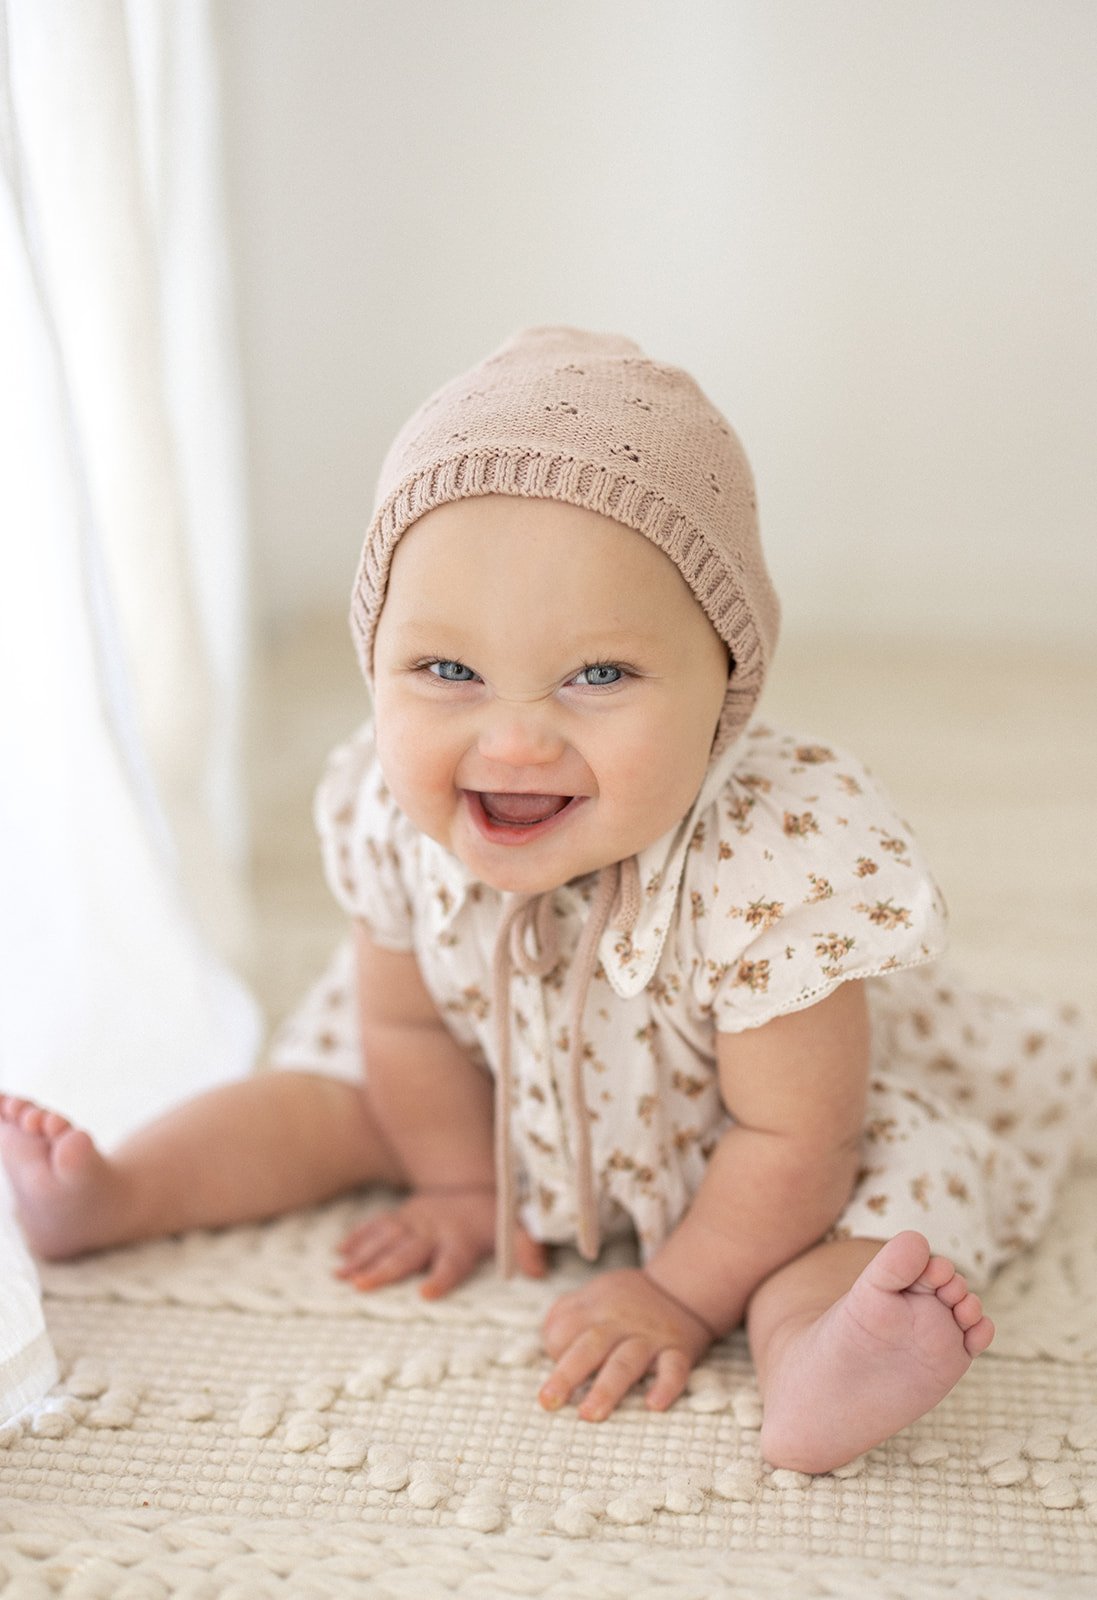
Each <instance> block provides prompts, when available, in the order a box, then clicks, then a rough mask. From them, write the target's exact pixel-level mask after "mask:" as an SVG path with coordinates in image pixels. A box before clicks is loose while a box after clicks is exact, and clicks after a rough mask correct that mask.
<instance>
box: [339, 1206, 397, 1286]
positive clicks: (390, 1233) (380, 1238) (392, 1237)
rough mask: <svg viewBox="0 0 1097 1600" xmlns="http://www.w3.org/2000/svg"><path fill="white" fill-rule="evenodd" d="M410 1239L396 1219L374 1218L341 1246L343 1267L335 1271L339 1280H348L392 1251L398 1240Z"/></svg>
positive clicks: (356, 1229)
mask: <svg viewBox="0 0 1097 1600" xmlns="http://www.w3.org/2000/svg"><path fill="white" fill-rule="evenodd" d="M408 1237H410V1235H409V1234H408V1231H407V1229H406V1228H403V1227H401V1225H400V1223H399V1222H397V1220H396V1218H395V1217H392V1216H383V1217H373V1218H371V1220H370V1221H369V1222H363V1223H362V1225H361V1227H358V1228H355V1230H354V1232H353V1233H349V1234H348V1235H347V1237H346V1238H345V1239H344V1240H343V1242H342V1244H341V1245H340V1246H339V1250H340V1253H341V1255H342V1256H343V1265H342V1266H341V1267H337V1268H336V1269H335V1275H336V1277H338V1278H348V1277H350V1276H351V1274H352V1273H354V1272H357V1271H358V1270H359V1269H361V1268H365V1267H368V1266H369V1264H370V1262H371V1261H374V1260H376V1258H377V1257H378V1256H379V1255H381V1254H383V1252H384V1251H386V1250H388V1249H390V1248H391V1247H392V1246H393V1245H394V1244H395V1243H396V1242H397V1241H398V1240H400V1239H406V1238H408Z"/></svg>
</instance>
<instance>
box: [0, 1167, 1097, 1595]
mask: <svg viewBox="0 0 1097 1600" xmlns="http://www.w3.org/2000/svg"><path fill="white" fill-rule="evenodd" d="M384 1199H385V1197H383V1196H382V1197H374V1199H373V1200H372V1201H362V1200H354V1199H351V1200H345V1201H340V1202H338V1203H336V1204H333V1205H330V1206H327V1207H323V1208H320V1209H317V1210H315V1211H310V1212H306V1213H299V1214H295V1215H292V1216H289V1217H286V1218H283V1219H281V1220H279V1221H277V1222H274V1223H270V1224H265V1225H262V1226H258V1227H250V1228H238V1229H231V1230H225V1231H223V1232H219V1233H199V1234H191V1235H187V1236H184V1237H182V1238H178V1239H172V1240H167V1241H161V1242H157V1243H154V1244H149V1245H142V1246H137V1247H133V1248H130V1249H127V1250H119V1251H113V1252H111V1253H109V1254H105V1255H101V1256H98V1257H95V1258H91V1259H88V1260H86V1261H83V1262H79V1263H73V1264H68V1265H55V1266H49V1267H46V1268H45V1269H44V1272H43V1276H44V1283H45V1289H46V1295H47V1299H46V1309H47V1322H48V1326H49V1330H50V1334H51V1336H52V1338H53V1340H54V1343H55V1345H56V1348H57V1351H58V1355H59V1358H60V1360H61V1366H62V1379H61V1381H60V1383H59V1384H58V1386H57V1387H56V1389H55V1390H54V1392H53V1393H52V1394H51V1395H50V1396H49V1397H48V1398H47V1400H46V1401H45V1402H44V1404H42V1405H40V1406H39V1407H37V1408H36V1409H34V1410H33V1411H30V1412H28V1413H27V1414H26V1415H24V1416H23V1417H22V1418H20V1419H19V1420H18V1421H16V1422H14V1423H11V1424H9V1425H7V1426H6V1427H5V1428H4V1429H2V1430H0V1594H3V1595H5V1596H13V1597H17V1600H18V1597H24V1600H31V1597H35V1600H37V1597H39V1596H46V1595H54V1594H60V1595H63V1596H67V1597H68V1596H71V1597H80V1600H89V1597H92V1596H96V1597H98V1596H102V1597H104V1600H106V1597H110V1600H119V1597H120V1600H125V1597H127V1596H131V1597H134V1600H137V1597H142V1600H143V1597H146V1596H157V1597H166V1596H186V1597H188V1600H207V1597H213V1596H233V1597H237V1600H251V1597H255V1600H262V1597H266V1596H271V1597H275V1596H291V1595H292V1596H305V1595H307V1596H312V1595H316V1596H343V1595H362V1594H369V1595H378V1596H390V1595H391V1596H394V1597H395V1596H416V1597H422V1600H430V1597H432V1596H435V1595H468V1596H476V1597H479V1596H511V1595H515V1596H517V1595H530V1596H533V1595H536V1596H551V1597H559V1600H564V1597H572V1596H575V1597H582V1596H591V1597H594V1596H598V1597H604V1596H613V1595H625V1594H627V1595H628V1596H629V1597H630V1600H640V1597H643V1596H649V1595H650V1596H652V1597H655V1596H658V1597H660V1600H687V1597H690V1596H696V1597H701V1596H705V1597H708V1596H712V1595H724V1594H728V1595H736V1596H743V1595H758V1596H762V1595H763V1594H764V1595H767V1596H769V1595H772V1594H773V1593H774V1592H777V1593H779V1594H780V1593H795V1594H796V1596H797V1597H798V1600H799V1597H807V1600H812V1597H815V1596H828V1597H829V1596H834V1597H844V1596H854V1595H857V1596H862V1595H865V1596H870V1595H871V1596H880V1597H888V1596H899V1595H902V1596H903V1597H905V1600H919V1597H922V1596H925V1597H927V1600H928V1597H930V1596H943V1595H962V1596H972V1597H973V1596H980V1597H981V1596H986V1597H988V1600H989V1597H994V1600H999V1597H1001V1596H1012V1595H1028V1594H1048V1595H1056V1596H1062V1597H1075V1596H1077V1597H1079V1600H1080V1597H1081V1596H1086V1597H1087V1600H1092V1597H1093V1595H1094V1594H1095V1593H1097V1168H1094V1169H1087V1170H1084V1171H1080V1172H1079V1173H1078V1174H1077V1175H1076V1176H1075V1177H1074V1178H1073V1179H1072V1180H1071V1182H1070V1184H1069V1185H1068V1187H1067V1188H1066V1190H1065V1191H1064V1194H1063V1197H1062V1202H1061V1205H1060V1208H1059V1210H1058V1213H1057V1215H1056V1218H1055V1221H1054V1224H1053V1226H1052V1228H1051V1230H1050V1231H1049V1233H1048V1234H1047V1236H1046V1237H1045V1239H1044V1240H1043V1241H1042V1243H1041V1245H1040V1246H1039V1248H1038V1249H1037V1250H1035V1251H1033V1252H1032V1253H1030V1254H1029V1255H1028V1256H1026V1257H1024V1258H1022V1259H1020V1260H1018V1261H1017V1262H1015V1263H1014V1264H1013V1265H1012V1266H1011V1267H1010V1268H1009V1269H1007V1271H1006V1272H1005V1273H1004V1274H1003V1275H1002V1276H1001V1277H1000V1278H999V1280H998V1281H997V1283H996V1284H995V1286H994V1288H993V1290H992V1291H991V1293H990V1295H989V1296H988V1306H989V1309H990V1311H991V1313H992V1315H993V1316H994V1318H995V1320H996V1322H997V1325H998V1330H999V1331H998V1338H997V1340H996V1342H995V1344H994V1346H993V1347H992V1350H991V1352H989V1353H988V1354H987V1355H985V1356H984V1357H982V1358H980V1360H979V1361H977V1362H976V1364H975V1366H974V1367H973V1369H972V1371H971V1373H970V1374H969V1375H968V1377H967V1378H966V1379H965V1380H964V1381H963V1382H962V1383H961V1384H960V1385H959V1386H958V1388H957V1389H956V1390H954V1391H953V1393H952V1394H951V1395H950V1396H949V1397H948V1398H947V1399H946V1400H945V1401H944V1402H943V1403H942V1404H941V1405H940V1406H939V1407H938V1408H937V1410H936V1411H935V1412H933V1413H932V1414H931V1415H930V1416H928V1417H926V1418H924V1419H923V1420H922V1421H921V1422H919V1423H917V1424H915V1425H914V1426H912V1427H911V1428H908V1429H907V1430H905V1431H904V1432H903V1433H901V1434H899V1435H898V1436H897V1437H896V1438H894V1439H892V1440H890V1441H889V1442H888V1443H887V1444H885V1445H882V1446H880V1447H879V1448H878V1449H875V1450H873V1451H871V1452H869V1454H868V1455H866V1456H864V1457H862V1458H861V1459H859V1460H858V1461H856V1462H853V1463H851V1464H850V1466H848V1467H846V1468H843V1469H841V1470H839V1471H837V1472H835V1473H829V1474H826V1475H823V1476H819V1477H814V1478H810V1477H806V1476H804V1475H802V1474H799V1473H794V1472H789V1471H782V1470H776V1471H775V1470H772V1469H770V1468H769V1467H768V1466H767V1465H766V1463H765V1462H764V1461H763V1460H762V1458H761V1454H760V1451H759V1447H758V1427H759V1422H760V1406H759V1400H758V1394H757V1390H756V1387H755V1384H754V1379H753V1373H752V1369H751V1365H750V1360H749V1356H748V1354H747V1350H746V1346H745V1342H744V1340H743V1338H742V1335H741V1334H738V1335H734V1336H732V1337H730V1338H728V1339H726V1340H724V1341H723V1342H722V1343H721V1344H719V1345H718V1346H717V1347H715V1349H714V1350H713V1351H712V1352H711V1353H710V1355H709V1357H708V1359H707V1360H706V1361H705V1363H704V1364H703V1366H702V1367H701V1368H700V1369H699V1370H698V1371H697V1372H696V1373H695V1374H694V1375H693V1377H692V1380H691V1382H690V1387H689V1392H688V1394H687V1395H686V1396H685V1397H684V1398H683V1399H682V1400H681V1401H680V1402H679V1403H678V1404H676V1405H675V1406H674V1407H673V1408H672V1409H671V1410H670V1411H669V1412H667V1413H665V1414H663V1415H654V1414H651V1413H649V1412H647V1411H646V1410H645V1409H644V1408H643V1406H642V1404H641V1403H640V1401H639V1399H638V1398H636V1397H632V1398H631V1399H630V1400H629V1401H628V1402H626V1404H625V1405H624V1406H623V1407H622V1409H621V1410H620V1411H619V1412H618V1413H616V1414H615V1415H614V1416H613V1417H611V1418H610V1419H609V1420H608V1421H607V1422H604V1423H601V1424H597V1425H595V1424H589V1423H583V1422H580V1421H579V1420H578V1418H577V1416H576V1414H575V1411H574V1409H567V1410H565V1411H563V1412H559V1413H556V1414H554V1415H549V1414H547V1413H545V1412H544V1411H542V1410H541V1409H540V1407H539V1406H538V1405H537V1402H536V1398H535V1396H536V1389H537V1384H538V1380H539V1378H540V1376H541V1375H542V1374H543V1373H544V1372H545V1371H546V1370H547V1363H546V1362H545V1360H544V1358H543V1356H542V1354H541V1349H540V1343H539V1339H538V1327H539V1323H540V1320H541V1317H542V1316H543V1314H544V1312H545V1310H546V1308H547V1306H548V1304H549V1302H550V1300H551V1299H552V1298H553V1297H554V1296H555V1295H556V1294H558V1293H560V1292H561V1291H562V1290H563V1289H565V1288H570V1287H573V1286H574V1285H575V1284H577V1283H578V1282H580V1281H581V1280H582V1278H583V1277H584V1275H585V1274H586V1273H587V1272H589V1271H590V1268H589V1267H587V1266H586V1265H585V1264H584V1263H583V1262H581V1261H580V1260H579V1258H578V1257H577V1256H574V1255H571V1254H570V1253H567V1252H564V1253H562V1255H561V1257H560V1259H559V1261H558V1264H557V1267H556V1270H555V1272H554V1274H553V1276H552V1278H551V1280H550V1281H549V1282H547V1283H537V1282H533V1281H530V1280H518V1281H514V1282H511V1283H510V1284H503V1283H501V1282H500V1281H499V1280H498V1279H497V1278H496V1277H495V1276H494V1274H493V1272H492V1270H491V1269H490V1267H488V1268H485V1269H484V1270H483V1271H482V1272H481V1273H480V1274H479V1276H478V1277H477V1278H476V1279H474V1280H473V1281H472V1282H470V1283H469V1284H467V1285H465V1286H463V1287H462V1288H461V1289H460V1290H458V1291H457V1292H455V1293H454V1294H453V1295H452V1296H450V1297H448V1298H447V1299H445V1300H442V1301H437V1302H433V1303H427V1302H424V1301H423V1300H421V1299H420V1298H419V1296H418V1295H417V1293H416V1292H415V1289H414V1286H412V1285H397V1286H394V1287H392V1288H391V1289H388V1290H385V1291H382V1292H380V1293H376V1294H373V1295H363V1294H359V1293H356V1292H355V1291H354V1290H352V1289H350V1288H349V1287H348V1286H346V1285H345V1284H342V1283H339V1282H337V1281H336V1280H335V1279H333V1278H332V1277H331V1274H330V1267H331V1262H332V1260H333V1249H334V1245H335V1243H336V1241H337V1239H338V1238H340V1237H341V1236H342V1234H343V1233H344V1232H345V1231H347V1229H348V1228H349V1226H350V1225H351V1223H352V1221H353V1220H354V1219H356V1218H358V1217H360V1216H361V1215H362V1212H363V1209H365V1208H368V1206H369V1205H370V1204H379V1203H383V1202H384ZM617 1257H618V1258H619V1259H618V1260H617V1261H616V1263H615V1264H622V1263H623V1262H625V1261H627V1260H628V1259H629V1254H628V1249H627V1247H626V1246H618V1247H617Z"/></svg>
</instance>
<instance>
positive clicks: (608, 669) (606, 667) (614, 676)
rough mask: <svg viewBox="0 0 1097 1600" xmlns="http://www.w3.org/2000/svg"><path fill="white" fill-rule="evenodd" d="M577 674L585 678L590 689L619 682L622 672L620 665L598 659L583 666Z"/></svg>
mask: <svg viewBox="0 0 1097 1600" xmlns="http://www.w3.org/2000/svg"><path fill="white" fill-rule="evenodd" d="M578 676H579V677H580V678H586V680H587V683H588V686H589V687H590V688H592V689H608V688H609V687H610V685H611V684H614V683H618V682H620V680H621V678H622V677H623V676H624V674H623V673H622V671H621V669H620V667H614V666H612V665H611V664H610V663H609V662H608V661H598V662H595V663H594V664H593V665H592V666H589V667H584V668H583V670H582V672H580V673H579V674H578Z"/></svg>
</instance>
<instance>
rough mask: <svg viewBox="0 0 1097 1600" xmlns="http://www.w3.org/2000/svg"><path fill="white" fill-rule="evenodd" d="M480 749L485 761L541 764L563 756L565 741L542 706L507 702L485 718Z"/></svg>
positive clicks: (517, 764)
mask: <svg viewBox="0 0 1097 1600" xmlns="http://www.w3.org/2000/svg"><path fill="white" fill-rule="evenodd" d="M477 748H478V750H479V753H480V755H481V756H482V757H483V758H484V760H485V761H496V762H498V763H499V765H500V766H506V767H531V766H537V767H542V766H547V765H548V764H549V763H550V762H553V761H558V760H559V759H560V757H561V755H562V754H563V752H564V748H565V741H564V739H563V737H562V736H561V734H560V733H559V731H558V730H557V729H556V728H555V727H554V725H553V722H552V719H551V716H550V715H549V714H548V711H547V708H546V707H544V706H543V705H529V706H522V707H516V706H513V705H508V706H498V707H495V708H493V710H492V712H491V714H490V715H489V716H488V717H487V718H486V719H485V721H484V723H483V725H482V727H481V729H480V734H479V738H478V740H477Z"/></svg>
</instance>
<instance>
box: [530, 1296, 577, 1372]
mask: <svg viewBox="0 0 1097 1600" xmlns="http://www.w3.org/2000/svg"><path fill="white" fill-rule="evenodd" d="M588 1320H589V1319H588V1317H587V1315H586V1314H585V1313H584V1311H583V1309H582V1307H581V1306H579V1305H578V1304H577V1303H576V1298H575V1294H574V1292H571V1293H568V1294H562V1295H561V1296H560V1298H559V1299H558V1300H554V1301H553V1302H552V1304H551V1306H549V1308H548V1311H547V1312H546V1313H545V1318H544V1321H543V1322H542V1323H541V1339H542V1342H543V1344H544V1346H545V1350H546V1352H547V1353H548V1354H549V1355H550V1356H551V1357H552V1359H553V1361H555V1360H557V1359H558V1357H560V1356H562V1355H563V1353H564V1351H565V1350H566V1349H567V1347H568V1345H569V1344H573V1343H574V1341H575V1340H576V1339H577V1338H578V1337H579V1335H580V1334H581V1333H582V1331H583V1329H584V1328H585V1327H586V1326H587V1322H588Z"/></svg>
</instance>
